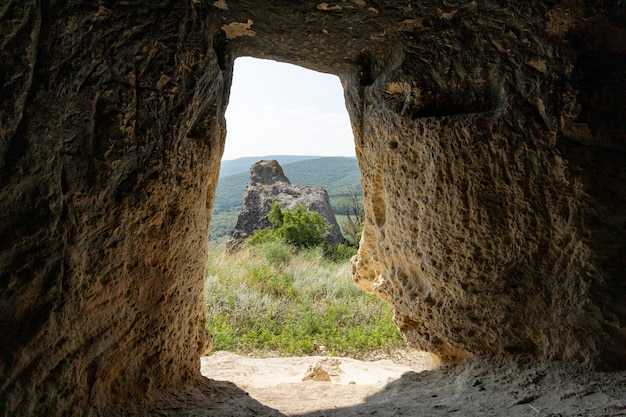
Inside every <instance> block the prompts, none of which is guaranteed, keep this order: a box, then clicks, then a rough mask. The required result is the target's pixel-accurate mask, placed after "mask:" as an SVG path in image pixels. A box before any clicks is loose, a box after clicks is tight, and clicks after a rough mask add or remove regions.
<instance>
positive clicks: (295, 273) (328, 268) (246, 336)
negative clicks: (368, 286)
mask: <svg viewBox="0 0 626 417" xmlns="http://www.w3.org/2000/svg"><path fill="white" fill-rule="evenodd" d="M205 305H206V310H205V311H206V318H207V329H208V330H209V331H211V332H212V333H213V342H214V350H227V351H231V352H235V353H239V354H254V355H263V356H267V355H270V354H271V355H278V356H290V355H311V354H320V353H323V354H330V355H338V356H351V357H355V358H363V357H367V356H368V354H370V353H373V352H380V351H390V350H393V349H397V348H400V347H403V346H404V341H403V340H402V338H401V337H400V335H399V333H398V330H397V329H396V327H395V326H394V325H393V323H392V321H391V311H390V308H389V306H387V304H385V303H384V302H382V301H380V300H379V299H378V298H377V297H375V296H373V295H371V294H367V293H365V292H364V291H362V290H361V289H359V288H358V287H356V285H355V284H354V283H353V282H352V278H351V272H350V265H349V263H348V262H347V261H345V260H344V261H342V262H334V261H330V260H328V259H326V258H325V257H324V254H323V250H322V249H321V248H319V247H318V248H312V249H306V250H300V251H299V252H297V251H296V250H295V249H294V248H293V247H291V246H289V245H287V244H285V243H283V242H280V241H272V242H268V243H265V244H260V245H254V246H249V247H245V248H244V249H243V250H241V251H240V252H238V253H236V254H226V253H223V252H213V253H211V255H210V257H209V260H208V263H207V272H206V279H205Z"/></svg>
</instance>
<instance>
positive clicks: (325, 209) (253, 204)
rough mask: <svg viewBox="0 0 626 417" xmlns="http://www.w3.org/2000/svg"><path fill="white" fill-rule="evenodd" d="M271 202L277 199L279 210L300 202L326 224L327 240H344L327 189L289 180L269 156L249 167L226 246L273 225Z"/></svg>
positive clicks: (234, 246) (230, 247) (231, 248)
mask: <svg viewBox="0 0 626 417" xmlns="http://www.w3.org/2000/svg"><path fill="white" fill-rule="evenodd" d="M274 203H279V204H280V208H281V210H286V209H289V210H294V209H295V208H296V207H298V206H300V205H302V206H304V208H306V210H307V211H309V212H316V213H319V214H320V215H321V216H322V217H323V218H324V221H325V222H326V226H327V230H326V232H325V233H324V238H325V239H324V240H325V242H326V244H328V245H331V246H337V245H339V244H341V243H343V242H344V237H343V235H342V234H341V228H340V227H339V224H338V223H337V219H335V213H334V211H333V207H332V206H331V204H330V198H329V197H328V193H327V192H326V190H325V189H323V188H322V187H311V186H308V185H298V184H292V183H291V182H290V181H289V179H288V178H287V177H286V176H285V173H284V172H283V168H282V167H281V166H280V164H279V163H278V161H276V160H273V159H272V160H269V161H265V160H262V161H258V162H256V163H254V164H253V165H252V166H251V167H250V182H249V183H248V184H247V186H246V193H245V194H244V196H243V204H242V207H241V211H240V212H239V216H238V217H237V224H236V225H235V228H234V229H233V230H232V232H231V233H230V237H229V238H228V240H227V241H226V249H227V250H228V251H231V252H232V251H236V250H238V249H239V248H240V247H241V245H242V243H243V242H244V240H245V239H246V238H247V237H249V236H251V235H252V234H253V233H254V232H255V231H256V230H260V229H265V228H268V227H272V224H271V222H270V221H269V219H268V214H269V212H270V211H271V209H272V206H273V204H274Z"/></svg>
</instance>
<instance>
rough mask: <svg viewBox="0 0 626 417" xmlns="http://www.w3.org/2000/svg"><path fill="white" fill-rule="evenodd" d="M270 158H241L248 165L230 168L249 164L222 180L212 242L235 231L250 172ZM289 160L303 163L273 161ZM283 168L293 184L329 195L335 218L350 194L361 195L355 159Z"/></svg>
mask: <svg viewBox="0 0 626 417" xmlns="http://www.w3.org/2000/svg"><path fill="white" fill-rule="evenodd" d="M268 158H270V157H250V158H240V159H242V160H245V161H239V160H236V161H239V162H242V163H239V164H229V166H228V167H227V169H228V170H231V172H232V170H233V169H239V170H241V169H242V168H241V167H242V166H243V162H245V163H247V164H248V166H247V167H246V169H245V172H240V173H238V174H234V175H227V176H220V179H219V182H218V186H217V190H216V193H215V205H214V208H213V218H212V221H211V233H210V235H209V238H210V240H211V241H214V242H216V241H220V240H221V239H223V237H224V236H228V234H229V233H230V231H231V230H232V229H233V227H234V226H235V223H236V222H237V215H238V214H239V210H240V209H241V205H242V202H243V196H244V194H245V191H246V184H247V183H248V182H249V181H250V174H249V172H248V169H249V168H250V166H251V165H252V164H253V163H255V162H257V161H258V160H260V159H268ZM290 158H300V159H302V158H303V157H296V156H275V157H273V159H276V160H278V161H279V163H280V161H281V160H282V161H285V160H289V159H290ZM305 158H306V157H305ZM225 162H226V161H225ZM231 162H232V161H231ZM281 165H282V167H283V171H284V172H285V175H286V176H287V178H289V181H290V182H291V183H292V184H299V185H311V186H317V187H323V188H324V189H325V190H326V191H327V192H328V195H329V197H330V202H331V204H332V206H333V208H334V209H335V213H336V214H342V211H341V206H342V204H343V201H344V197H345V195H346V194H347V193H349V192H350V191H351V190H356V191H358V192H360V190H361V174H360V171H359V166H358V163H357V161H356V158H350V157H317V158H315V159H305V160H300V161H299V162H292V163H285V164H281ZM235 166H238V168H234V167H235Z"/></svg>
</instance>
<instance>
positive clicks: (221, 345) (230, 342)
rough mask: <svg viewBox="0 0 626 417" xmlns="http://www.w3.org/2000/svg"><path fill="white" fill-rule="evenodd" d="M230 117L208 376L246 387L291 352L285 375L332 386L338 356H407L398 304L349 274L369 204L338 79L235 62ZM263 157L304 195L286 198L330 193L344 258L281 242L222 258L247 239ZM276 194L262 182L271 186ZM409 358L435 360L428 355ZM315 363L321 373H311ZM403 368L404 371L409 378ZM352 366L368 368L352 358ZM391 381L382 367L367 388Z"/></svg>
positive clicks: (210, 294)
mask: <svg viewBox="0 0 626 417" xmlns="http://www.w3.org/2000/svg"><path fill="white" fill-rule="evenodd" d="M226 119H227V137H226V145H225V153H224V157H223V159H222V166H221V173H220V182H218V187H217V191H216V200H215V204H214V211H213V215H212V225H211V233H212V235H210V241H211V243H212V245H210V246H211V249H210V252H209V260H208V267H207V272H206V275H205V314H206V319H207V326H206V327H207V330H209V331H210V332H211V333H212V334H213V343H214V346H213V352H211V354H209V355H208V356H206V357H203V359H202V364H203V365H202V369H203V373H204V374H205V375H206V376H209V377H210V378H212V379H224V380H228V381H230V382H235V383H244V384H245V382H241V381H240V379H241V377H242V375H244V374H247V372H246V371H244V370H245V369H248V367H253V368H254V369H256V371H255V373H257V374H262V373H263V372H267V370H266V369H265V368H264V366H266V365H267V366H276V364H274V365H271V362H270V363H267V362H266V363H262V362H260V361H256V362H255V361H254V359H253V358H255V357H268V356H269V357H274V356H285V355H288V356H294V357H297V358H298V359H295V364H294V363H293V361H292V363H290V364H286V365H284V366H296V367H298V366H299V367H300V368H301V369H299V370H298V374H297V375H295V374H294V375H291V376H290V378H291V379H290V381H292V382H301V381H302V380H303V379H307V378H308V379H311V380H320V378H321V380H324V378H329V381H330V380H332V381H333V382H338V383H341V378H340V377H339V375H338V374H337V375H333V369H340V368H339V365H336V364H335V362H334V361H337V363H338V362H339V359H332V358H335V357H349V358H350V359H352V358H358V359H373V358H390V357H392V355H396V356H400V355H403V354H404V355H407V353H406V351H405V350H404V348H405V342H404V340H403V339H402V338H401V337H400V335H399V333H398V330H397V328H396V327H395V325H394V324H393V322H392V318H391V310H390V308H389V306H388V305H387V304H386V303H384V302H383V301H382V300H380V299H378V298H377V297H376V296H374V295H372V294H367V293H365V292H364V291H363V290H362V289H360V288H359V287H358V286H357V285H355V283H354V281H353V280H352V277H351V267H350V264H349V258H350V256H352V255H353V254H355V253H356V249H357V244H358V241H357V239H355V238H356V237H358V236H359V234H360V231H359V230H348V229H349V228H350V227H351V226H354V225H355V222H358V221H362V220H363V207H362V191H361V184H360V170H359V167H358V163H357V161H356V158H355V152H354V140H353V138H352V132H351V130H349V129H351V128H350V121H349V117H348V114H347V112H346V108H345V104H344V98H343V89H342V86H341V84H340V83H339V79H338V78H337V77H336V76H334V75H329V74H323V73H319V72H315V71H311V70H307V69H304V68H302V67H297V66H294V65H290V64H283V63H277V62H273V61H268V60H259V59H254V58H238V59H237V60H236V61H235V65H234V76H233V84H232V88H231V95H230V99H229V106H228V108H227V110H226ZM259 159H276V160H278V162H279V163H280V164H282V168H283V170H284V173H285V176H286V177H287V178H288V179H289V181H290V182H291V184H293V185H295V187H296V188H293V189H289V190H282V189H281V193H280V194H279V195H276V198H277V199H280V198H281V196H283V197H282V198H284V194H290V195H291V194H293V193H299V192H300V191H301V190H300V188H298V187H300V186H301V185H302V186H313V187H315V186H321V187H323V188H324V189H325V190H326V191H327V193H328V195H329V197H330V203H331V206H332V207H331V208H332V215H333V217H334V218H336V219H337V220H338V223H339V224H340V225H341V229H342V232H343V234H344V236H345V237H344V238H343V241H342V242H341V245H340V246H338V247H336V248H335V252H332V251H331V250H330V249H328V248H322V247H312V248H297V247H296V246H293V245H289V244H285V243H283V242H275V241H273V242H261V243H257V244H255V245H252V247H251V246H250V245H247V246H246V245H242V246H238V247H237V249H236V250H226V251H225V249H227V248H228V247H227V248H224V239H229V238H228V235H226V236H225V235H224V232H228V233H229V234H230V235H231V238H230V239H232V236H234V234H235V232H238V231H237V230H236V231H233V233H232V234H231V230H232V229H233V228H235V227H238V226H239V224H240V221H237V220H238V219H237V215H239V216H241V214H240V213H242V212H243V211H246V210H250V208H249V207H247V206H245V204H246V203H245V201H247V200H248V197H247V195H248V193H251V190H255V191H254V192H255V193H256V192H257V190H256V189H255V188H254V187H255V186H254V185H250V184H248V185H247V191H246V183H250V182H253V181H254V180H253V179H252V178H251V175H253V174H252V173H251V174H248V172H249V171H250V172H252V170H253V169H255V168H254V167H253V168H251V167H250V165H252V164H254V163H256V162H257V161H258V160H259ZM255 166H256V164H255ZM271 187H272V185H271V184H264V186H263V189H267V188H271ZM308 191H309V190H307V192H308ZM244 193H246V197H245V198H244ZM262 198H264V197H261V198H259V197H258V196H256V197H255V198H250V199H249V200H253V201H258V200H260V199H262ZM242 199H243V200H244V206H245V207H244V208H243V209H242ZM346 212H348V213H349V214H350V215H351V217H349V218H348V217H347V215H346ZM240 218H241V217H240ZM235 223H236V224H235ZM225 225H227V227H225ZM348 236H350V237H348ZM230 239H229V240H227V243H226V244H227V245H228V243H229V242H230V241H231V240H230ZM346 253H347V254H348V256H346ZM400 351H402V352H403V353H399V352H400ZM235 354H239V355H241V356H238V355H235ZM410 355H411V357H420V358H421V357H422V356H424V357H425V358H426V360H427V361H428V360H429V358H428V357H427V356H425V355H426V354H424V353H422V352H415V353H412V354H410ZM320 356H324V359H320V358H319V357H320ZM270 360H278V359H277V358H272V359H270ZM343 360H344V361H345V360H348V359H343ZM234 361H236V362H237V365H236V367H237V369H238V371H236V372H235V373H233V372H232V365H231V363H232V362H234ZM308 365H311V366H313V368H315V366H317V368H315V369H307V366H308ZM397 365H398V369H399V371H398V372H400V370H401V372H400V374H401V373H402V372H405V371H407V370H408V368H402V365H400V364H397ZM350 366H356V367H358V366H366V365H359V362H358V361H356V360H355V362H354V364H351V365H350ZM369 366H371V365H369ZM293 372H294V371H292V373H293ZM273 374H274V376H275V377H276V378H281V377H283V378H284V376H282V375H278V374H277V373H276V372H275V371H274V372H273ZM400 374H398V375H395V376H396V377H399V375H400ZM389 377H390V374H388V373H386V372H385V371H384V370H380V369H378V370H376V371H374V372H372V375H370V379H371V380H372V381H369V380H368V381H369V382H372V383H374V382H376V383H378V382H379V381H378V380H380V381H382V380H384V379H385V378H389ZM345 378H347V376H345V377H344V379H345ZM374 379H376V381H374ZM347 382H349V381H344V383H347ZM369 382H368V383H369Z"/></svg>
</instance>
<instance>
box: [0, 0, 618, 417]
mask: <svg viewBox="0 0 626 417" xmlns="http://www.w3.org/2000/svg"><path fill="white" fill-rule="evenodd" d="M217 3H219V4H217ZM352 3H354V5H352ZM352 3H351V2H341V4H340V5H341V9H339V8H337V7H335V8H333V7H332V6H337V5H339V4H338V3H336V2H335V3H333V2H329V3H328V5H329V7H328V8H325V7H322V8H321V9H318V7H317V6H318V5H319V4H321V3H320V2H319V1H315V2H311V1H300V2H297V3H294V2H291V1H287V0H277V1H273V2H272V6H271V7H266V5H263V6H259V3H258V1H253V0H241V1H237V0H229V1H226V2H212V1H204V0H193V1H191V2H184V1H162V2H156V3H152V2H145V1H134V0H129V1H125V2H118V3H114V4H113V2H111V4H110V5H108V4H107V5H103V2H101V1H96V0H82V1H65V2H38V1H35V0H25V1H14V0H9V1H8V2H6V1H5V2H4V3H3V4H2V5H1V6H0V30H1V31H2V32H1V35H2V36H1V37H0V39H1V41H0V311H2V315H0V398H1V399H2V407H3V414H5V415H20V416H35V415H106V414H112V413H114V412H115V410H119V409H122V410H125V409H127V407H130V408H128V409H129V410H133V409H134V408H132V407H131V405H132V404H136V403H138V402H139V401H140V399H142V398H145V397H150V398H154V396H155V395H159V393H162V392H164V391H167V392H169V393H170V394H171V395H172V396H174V397H176V392H179V391H185V392H190V391H188V390H189V389H190V388H189V387H192V386H193V387H198V386H200V385H202V384H203V383H202V382H200V381H201V380H200V379H199V371H198V367H199V366H198V357H199V355H200V354H201V353H202V352H203V351H205V350H206V348H207V347H208V345H209V343H210V340H209V339H210V338H209V337H208V335H207V334H206V332H205V331H204V330H203V329H202V328H203V323H202V317H203V312H202V304H203V303H202V298H201V294H202V272H203V266H204V263H205V255H206V245H207V239H206V237H207V233H208V223H209V217H210V214H209V213H210V211H211V207H212V203H213V195H214V190H215V186H216V182H217V176H218V170H219V160H220V157H221V154H222V151H223V141H224V136H225V122H224V117H223V115H224V111H225V107H226V103H227V99H228V93H229V87H230V83H231V75H232V66H233V60H234V58H235V57H237V56H243V55H249V56H256V57H260V58H270V57H271V58H273V59H277V60H281V61H285V62H291V63H293V64H298V65H302V66H305V67H308V68H312V69H316V70H321V71H327V72H331V73H334V74H337V75H339V76H340V77H341V78H342V81H343V85H344V88H345V94H346V102H347V105H348V109H349V112H350V117H351V121H352V124H353V131H354V134H355V142H356V149H357V156H358V159H359V164H360V166H361V169H362V174H363V181H362V182H363V190H364V195H365V209H366V226H365V230H364V233H363V241H362V245H361V248H360V251H359V255H358V258H357V259H356V260H355V262H354V276H355V279H356V280H357V282H358V284H359V285H361V286H362V287H364V288H365V289H367V290H368V291H374V292H376V293H377V294H379V295H381V296H382V297H383V298H385V299H386V300H388V301H389V302H390V303H391V305H392V307H393V309H394V317H395V321H396V323H397V324H398V326H399V328H400V330H401V332H402V333H403V335H404V337H405V338H406V340H407V341H408V342H409V343H410V344H411V345H413V346H417V347H420V348H423V349H427V350H429V351H432V352H434V353H437V354H439V355H440V356H442V357H443V358H444V359H447V360H458V359H461V358H463V357H466V356H468V355H471V354H496V353H499V354H508V353H526V354H534V355H538V356H541V357H546V358H562V359H568V360H581V361H589V362H592V363H595V364H597V365H599V366H603V367H606V368H614V369H617V368H624V367H626V348H625V346H626V330H625V328H626V306H625V304H624V297H623V295H624V294H625V293H626V279H625V277H626V274H625V271H626V243H625V242H626V238H625V234H626V163H625V162H626V156H625V155H626V113H625V112H626V96H625V95H624V94H623V92H624V91H625V90H626V80H625V79H624V68H625V64H626V30H625V27H626V14H625V11H624V7H623V6H622V5H620V4H619V2H599V1H585V2H583V1H580V0H563V1H560V2H559V1H547V0H546V1H537V2H527V1H521V0H516V1H509V2H506V3H503V2H496V1H491V0H485V1H480V2H477V1H472V2H455V1H448V2H446V3H445V4H443V3H442V2H439V1H437V2H435V1H419V2H406V1H387V2H378V3H376V5H375V6H376V7H374V5H371V3H370V2H352ZM383 3H384V4H383ZM214 4H215V6H214ZM349 6H350V7H349ZM234 23H238V24H234ZM224 25H226V27H225V28H224V29H223V30H222V29H220V28H222V27H224ZM226 30H228V32H226ZM235 35H236V36H235ZM240 35H244V36H240ZM251 35H254V36H251ZM204 384H205V388H206V383H204ZM206 391H207V390H206V389H205V390H204V391H202V392H206ZM172 393H173V394H172ZM183 397H184V396H183ZM183 397H180V398H183ZM206 401H207V402H210V401H214V400H212V399H211V396H210V395H207V396H206ZM118 407H121V408H118ZM137 413H138V414H144V415H145V414H146V412H145V410H139V411H138V412H137Z"/></svg>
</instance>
